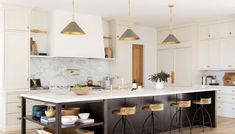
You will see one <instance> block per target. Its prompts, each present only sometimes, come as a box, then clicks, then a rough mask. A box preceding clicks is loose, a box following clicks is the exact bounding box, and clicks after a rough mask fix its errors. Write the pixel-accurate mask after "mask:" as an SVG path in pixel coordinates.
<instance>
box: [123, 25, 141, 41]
mask: <svg viewBox="0 0 235 134" xmlns="http://www.w3.org/2000/svg"><path fill="white" fill-rule="evenodd" d="M139 39H140V37H139V36H138V35H137V34H136V33H135V32H134V31H133V30H132V29H130V28H128V29H127V30H126V31H125V32H124V33H123V35H122V36H121V37H120V38H119V40H126V41H130V40H139Z"/></svg>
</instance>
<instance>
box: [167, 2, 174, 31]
mask: <svg viewBox="0 0 235 134" xmlns="http://www.w3.org/2000/svg"><path fill="white" fill-rule="evenodd" d="M168 7H169V8H170V33H171V34H172V33H173V31H172V24H173V17H172V13H173V7H174V5H173V4H169V5H168Z"/></svg>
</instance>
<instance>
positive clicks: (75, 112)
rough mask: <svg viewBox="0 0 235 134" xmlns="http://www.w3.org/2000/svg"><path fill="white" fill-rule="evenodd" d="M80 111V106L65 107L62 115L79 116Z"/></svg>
mask: <svg viewBox="0 0 235 134" xmlns="http://www.w3.org/2000/svg"><path fill="white" fill-rule="evenodd" d="M79 113H80V108H65V109H63V110H61V114H62V116H69V115H74V116H78V114H79Z"/></svg>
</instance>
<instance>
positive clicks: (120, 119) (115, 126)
mask: <svg viewBox="0 0 235 134" xmlns="http://www.w3.org/2000/svg"><path fill="white" fill-rule="evenodd" d="M121 120H122V118H121V119H119V120H118V121H117V123H116V124H115V125H114V127H113V131H112V134H114V132H115V129H116V127H117V125H118V124H119V122H120V121H121Z"/></svg>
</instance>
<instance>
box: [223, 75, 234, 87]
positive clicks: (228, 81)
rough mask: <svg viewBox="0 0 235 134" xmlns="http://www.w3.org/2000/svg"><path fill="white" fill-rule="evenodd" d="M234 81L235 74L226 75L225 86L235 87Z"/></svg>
mask: <svg viewBox="0 0 235 134" xmlns="http://www.w3.org/2000/svg"><path fill="white" fill-rule="evenodd" d="M233 81H235V72H226V73H224V86H235V85H234V84H233Z"/></svg>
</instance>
